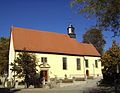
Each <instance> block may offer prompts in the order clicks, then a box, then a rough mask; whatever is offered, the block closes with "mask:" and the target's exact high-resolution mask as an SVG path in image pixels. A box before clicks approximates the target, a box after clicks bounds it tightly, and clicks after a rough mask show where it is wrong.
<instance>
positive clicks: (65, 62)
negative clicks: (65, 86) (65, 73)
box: [63, 57, 67, 70]
mask: <svg viewBox="0 0 120 93" xmlns="http://www.w3.org/2000/svg"><path fill="white" fill-rule="evenodd" d="M66 69H67V58H65V57H63V70H66Z"/></svg>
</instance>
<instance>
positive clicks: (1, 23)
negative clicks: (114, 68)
mask: <svg viewBox="0 0 120 93" xmlns="http://www.w3.org/2000/svg"><path fill="white" fill-rule="evenodd" d="M70 1H71V0H0V37H9V36H10V27H11V26H15V27H23V28H29V29H37V30H43V31H49V32H57V33H63V34H67V27H68V25H69V24H72V25H73V26H74V27H75V33H76V35H77V40H78V42H82V39H83V38H82V36H83V34H84V33H85V32H86V31H87V30H88V29H89V28H90V27H92V26H94V25H95V24H96V21H95V18H91V19H86V18H85V17H84V15H80V14H78V13H77V10H75V9H73V8H71V7H70ZM103 35H104V38H105V40H106V45H105V50H107V49H108V48H110V47H111V43H112V40H116V41H117V43H119V45H120V37H112V35H113V33H111V32H103Z"/></svg>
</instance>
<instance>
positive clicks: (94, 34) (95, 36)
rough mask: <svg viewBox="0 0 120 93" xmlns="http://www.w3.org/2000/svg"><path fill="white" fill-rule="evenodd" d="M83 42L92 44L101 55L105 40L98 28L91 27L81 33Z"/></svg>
mask: <svg viewBox="0 0 120 93" xmlns="http://www.w3.org/2000/svg"><path fill="white" fill-rule="evenodd" d="M83 43H88V44H93V45H94V47H95V48H96V49H97V51H98V52H99V53H100V54H101V55H102V54H103V49H104V46H105V43H106V42H105V40H104V38H103V35H102V33H101V31H100V30H98V29H96V28H91V29H89V30H88V31H87V32H86V33H85V34H84V35H83Z"/></svg>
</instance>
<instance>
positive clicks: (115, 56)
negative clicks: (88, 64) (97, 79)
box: [101, 41, 120, 82]
mask: <svg viewBox="0 0 120 93" xmlns="http://www.w3.org/2000/svg"><path fill="white" fill-rule="evenodd" d="M101 61H102V64H103V66H104V69H103V77H104V80H106V81H108V82H113V81H114V76H116V74H117V70H119V73H118V75H119V76H120V46H119V45H118V44H116V41H113V43H112V47H111V48H110V49H109V50H107V51H106V52H105V53H104V55H103V56H102V60H101ZM117 66H118V68H117Z"/></svg>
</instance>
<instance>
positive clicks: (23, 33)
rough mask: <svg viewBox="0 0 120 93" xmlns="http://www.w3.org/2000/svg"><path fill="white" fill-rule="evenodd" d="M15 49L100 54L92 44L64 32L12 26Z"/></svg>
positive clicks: (72, 53) (71, 53)
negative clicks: (81, 41) (79, 40)
mask: <svg viewBox="0 0 120 93" xmlns="http://www.w3.org/2000/svg"><path fill="white" fill-rule="evenodd" d="M11 33H12V36H13V44H14V49H15V50H23V49H24V48H25V49H26V50H27V51H34V52H47V53H63V54H70V55H84V56H85V55H89V56H100V54H99V53H98V52H97V50H96V49H95V47H94V46H93V45H92V44H84V43H79V42H77V41H76V40H74V39H72V38H70V37H69V36H68V35H65V34H58V33H55V32H47V31H40V30H32V29H26V28H18V27H12V31H11Z"/></svg>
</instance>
